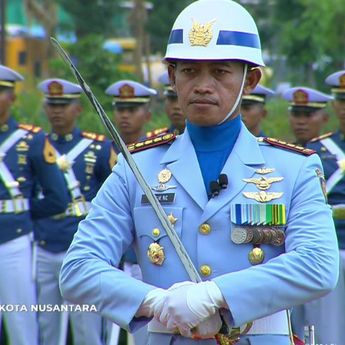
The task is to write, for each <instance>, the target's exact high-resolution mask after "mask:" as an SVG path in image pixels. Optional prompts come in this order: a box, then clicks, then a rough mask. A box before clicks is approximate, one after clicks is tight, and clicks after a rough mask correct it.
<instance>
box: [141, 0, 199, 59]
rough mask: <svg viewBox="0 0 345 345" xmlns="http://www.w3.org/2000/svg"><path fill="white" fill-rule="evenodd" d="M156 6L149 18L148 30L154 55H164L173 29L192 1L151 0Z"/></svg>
mask: <svg viewBox="0 0 345 345" xmlns="http://www.w3.org/2000/svg"><path fill="white" fill-rule="evenodd" d="M150 2H152V4H153V5H154V7H153V10H152V13H150V15H149V18H148V24H147V30H148V32H149V33H150V37H151V46H152V51H153V52H154V53H157V52H160V53H162V54H164V52H165V49H166V45H167V43H168V38H169V34H170V30H171V27H172V25H173V23H174V21H175V19H176V17H177V15H178V14H179V13H180V12H181V10H182V9H183V8H184V7H186V6H187V5H188V4H190V3H192V2H193V1H192V0H164V1H162V0H150Z"/></svg>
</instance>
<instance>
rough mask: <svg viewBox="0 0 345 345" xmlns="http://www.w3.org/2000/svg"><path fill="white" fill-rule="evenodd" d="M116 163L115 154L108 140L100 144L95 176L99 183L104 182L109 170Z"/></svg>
mask: <svg viewBox="0 0 345 345" xmlns="http://www.w3.org/2000/svg"><path fill="white" fill-rule="evenodd" d="M116 162H117V154H116V153H115V151H114V149H113V146H112V143H111V141H110V140H106V141H105V142H104V143H102V149H101V150H100V152H99V158H98V162H97V171H96V173H97V176H98V178H99V180H100V181H101V182H104V181H105V180H106V179H107V177H108V176H109V174H110V173H111V169H112V168H113V167H114V165H115V164H116Z"/></svg>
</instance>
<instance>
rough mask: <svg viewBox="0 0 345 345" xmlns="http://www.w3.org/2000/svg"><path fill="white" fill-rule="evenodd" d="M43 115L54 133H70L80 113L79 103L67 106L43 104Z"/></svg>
mask: <svg viewBox="0 0 345 345" xmlns="http://www.w3.org/2000/svg"><path fill="white" fill-rule="evenodd" d="M44 110H45V113H46V114H47V117H48V120H49V122H50V124H51V126H52V129H53V131H56V132H61V131H63V132H70V131H72V129H73V128H74V126H75V123H76V120H77V118H78V117H79V115H80V112H81V105H80V103H79V102H72V103H69V104H45V106H44Z"/></svg>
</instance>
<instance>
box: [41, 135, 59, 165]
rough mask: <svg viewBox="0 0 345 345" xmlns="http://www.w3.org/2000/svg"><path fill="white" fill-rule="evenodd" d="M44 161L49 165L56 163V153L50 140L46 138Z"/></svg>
mask: <svg viewBox="0 0 345 345" xmlns="http://www.w3.org/2000/svg"><path fill="white" fill-rule="evenodd" d="M43 156H44V160H45V161H46V162H47V163H49V164H54V163H56V151H55V149H54V147H53V145H52V144H51V143H50V141H49V139H48V138H47V137H46V139H45V142H44V149H43Z"/></svg>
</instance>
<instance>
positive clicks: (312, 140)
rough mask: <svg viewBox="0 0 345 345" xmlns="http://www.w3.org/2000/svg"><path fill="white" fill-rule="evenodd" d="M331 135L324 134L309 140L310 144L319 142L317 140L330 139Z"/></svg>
mask: <svg viewBox="0 0 345 345" xmlns="http://www.w3.org/2000/svg"><path fill="white" fill-rule="evenodd" d="M332 134H333V132H328V133H325V134H322V135H320V136H318V137H316V138H313V139H311V140H310V142H311V143H315V142H316V141H319V140H322V139H326V138H328V137H330V136H331V135H332Z"/></svg>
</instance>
